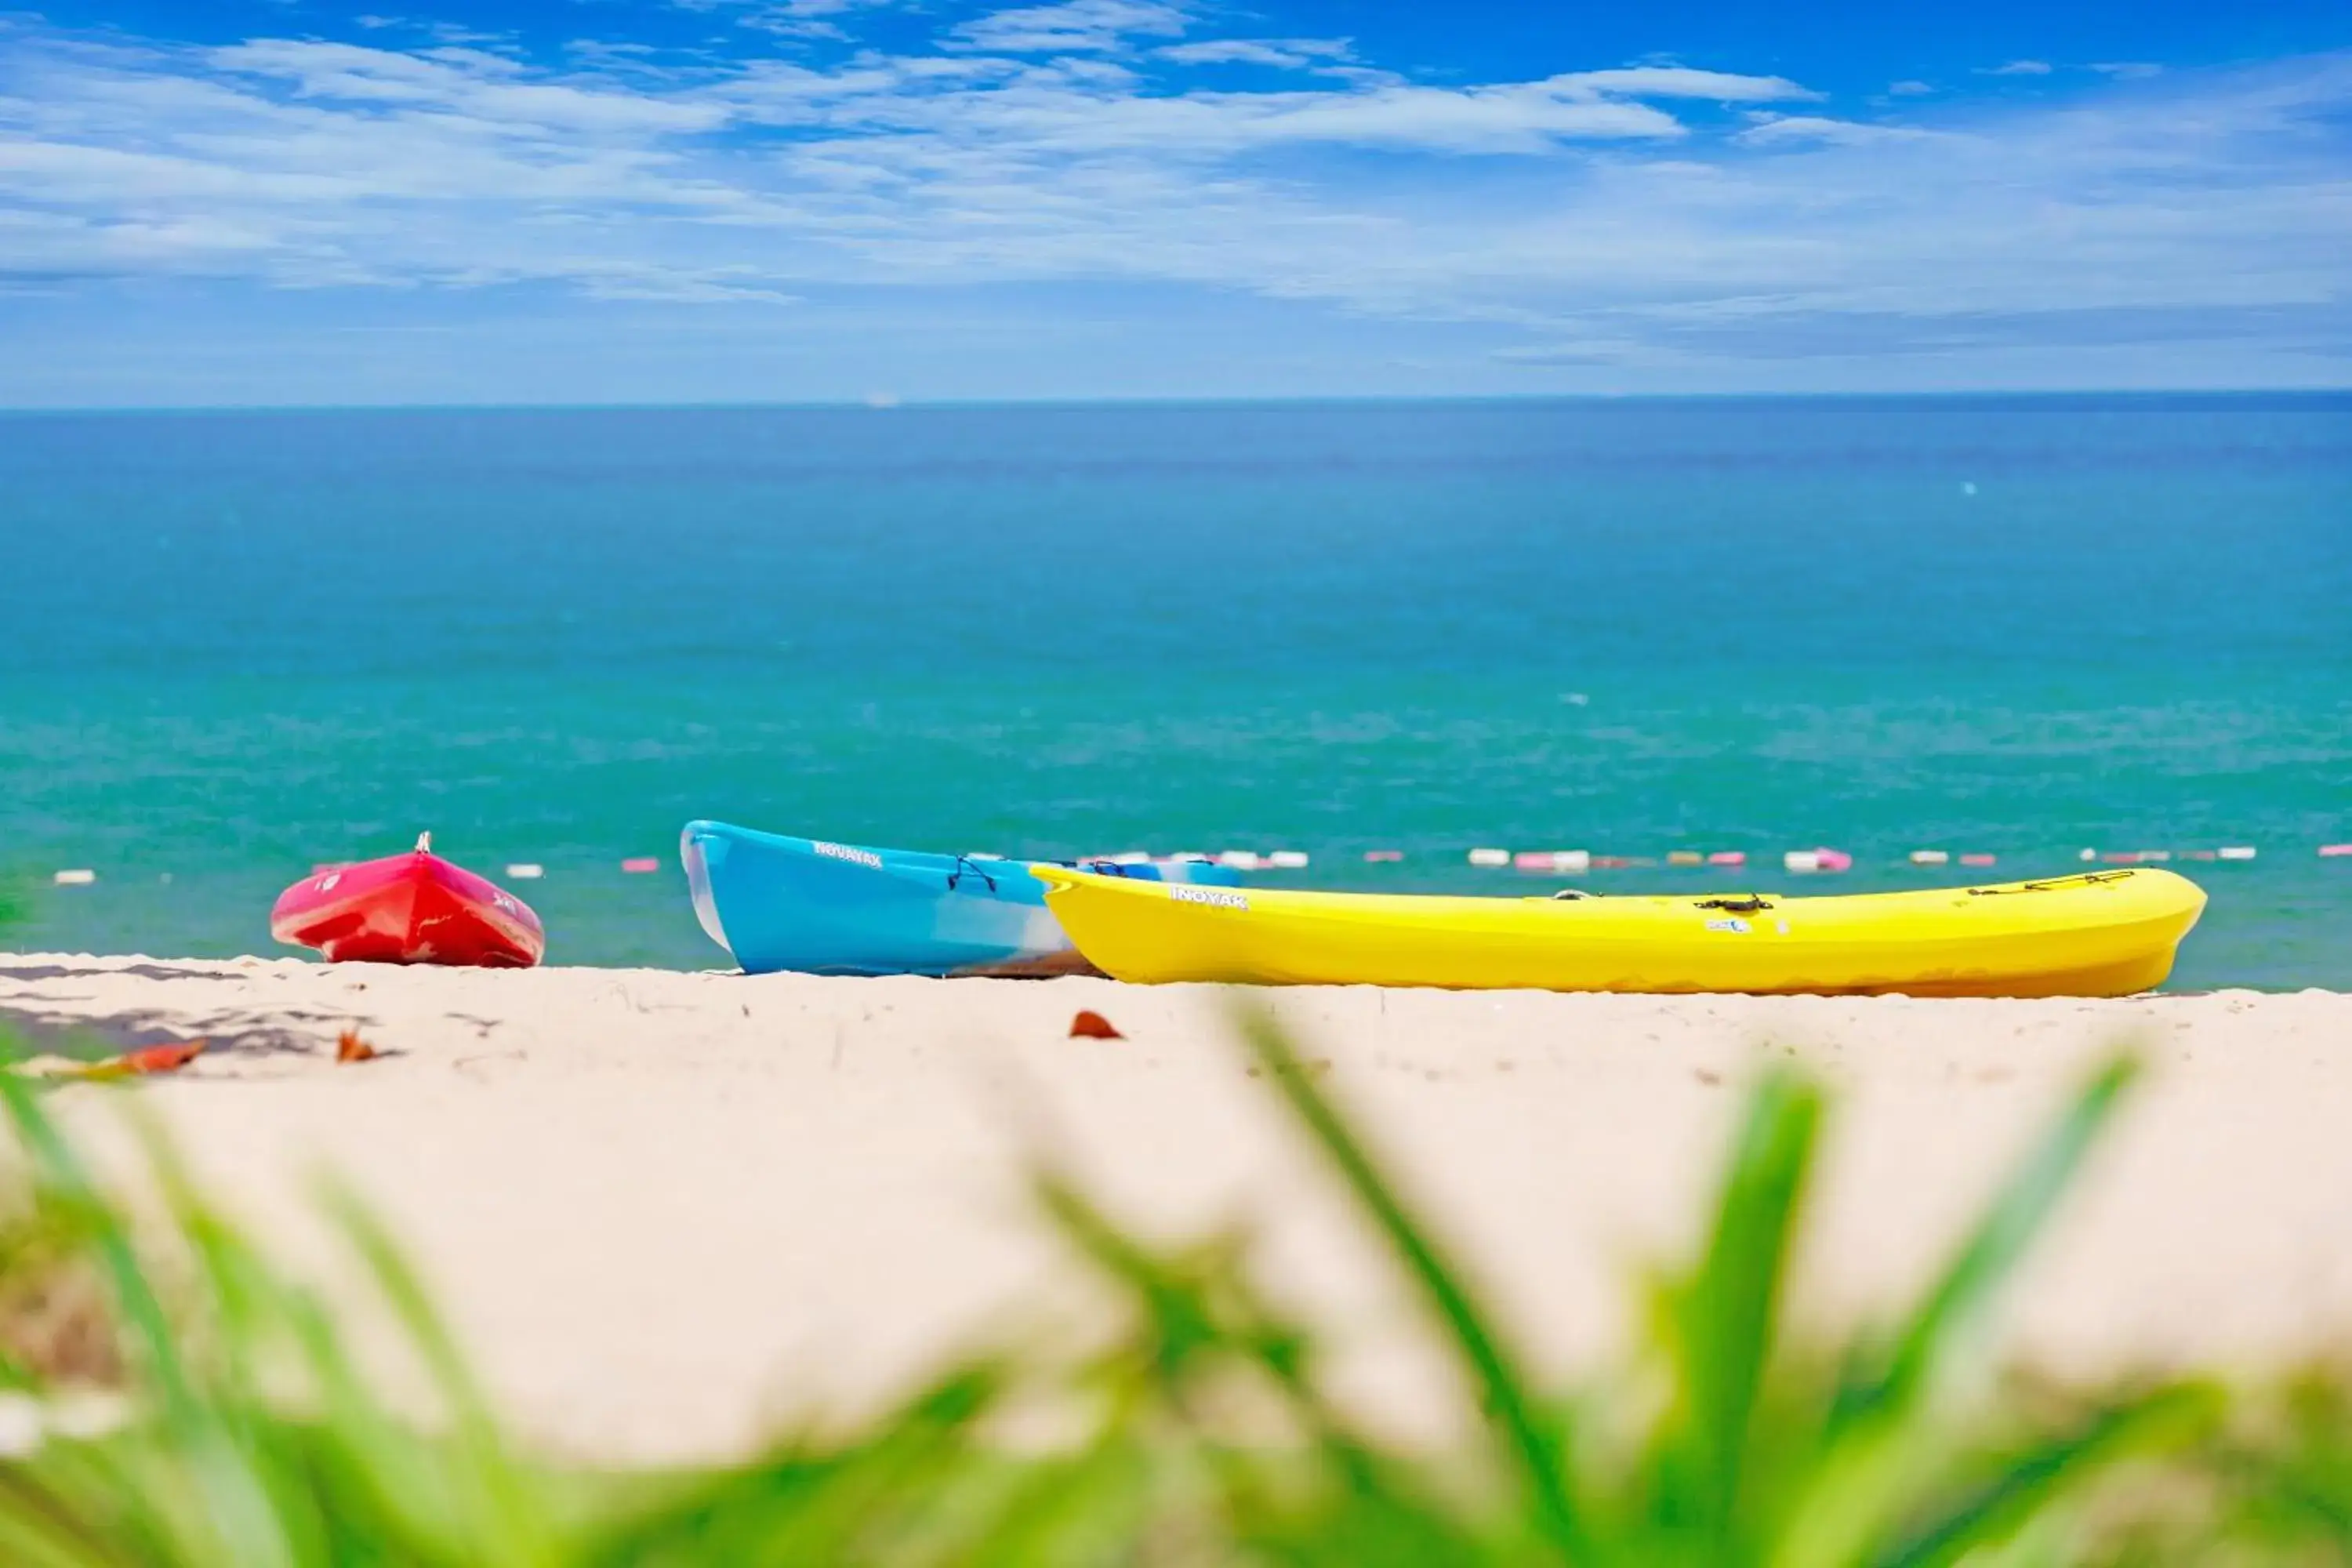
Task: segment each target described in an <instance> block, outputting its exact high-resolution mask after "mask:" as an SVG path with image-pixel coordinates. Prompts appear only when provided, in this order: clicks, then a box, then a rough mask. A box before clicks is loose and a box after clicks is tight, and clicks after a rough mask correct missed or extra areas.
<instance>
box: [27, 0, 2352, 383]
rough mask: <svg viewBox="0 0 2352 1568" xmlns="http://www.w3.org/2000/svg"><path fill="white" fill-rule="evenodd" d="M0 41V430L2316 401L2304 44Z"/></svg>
mask: <svg viewBox="0 0 2352 1568" xmlns="http://www.w3.org/2000/svg"><path fill="white" fill-rule="evenodd" d="M9 5H10V0H0V406H13V407H56V406H158V405H162V406H183V405H186V406H198V405H276V404H296V405H303V404H325V405H352V404H359V405H368V404H412V403H471V402H490V403H515V402H521V403H563V402H590V403H706V402H812V401H814V402H830V401H845V400H857V399H867V400H875V401H881V400H890V399H897V400H902V401H910V402H911V401H923V400H950V399H951V400H970V399H1024V398H1053V399H1088V398H1117V397H1252V396H1270V397H1289V396H1349V395H1376V396H1449V395H1472V396H1508V395H1560V394H1578V395H1645V394H1684V393H1771V392H1782V393H1823V392H1889V391H1900V392H1940V391H1980V390H2076V389H2111V388H2115V389H2133V388H2151V389H2152V388H2290V387H2316V386H2332V387H2345V386H2352V5H2346V4H2344V0H2324V3H2322V0H2257V3H2254V4H2247V5H2211V4H2210V3H2205V4H2198V5H2181V4H2172V3H2166V0H2153V3H2151V0H2142V3H2139V4H2125V3H2121V0H2080V3H2076V4H2071V5H2063V6H2051V5H2047V4H2046V0H2034V3H2032V4H2027V3H2022V0H1972V3H1971V4H1969V5H1944V6H1938V7H1908V6H1899V5H1887V4H1885V0H1875V3H1874V4H1870V5H1850V4H1846V3H1844V0H1822V3H1817V4H1811V5H1780V4H1774V5H1762V4H1748V5H1730V4H1700V3H1696V0H1650V3H1647V4H1643V5H1612V6H1608V7H1601V6H1591V5H1567V4H1552V5H1528V4H1525V3H1518V4H1510V3H1505V0H1449V3H1447V4H1444V5H1437V4H1413V5H1402V4H1378V5H1363V4H1356V5H1345V4H1339V3H1338V0H1253V3H1244V0H1232V3H1216V0H1061V3H1046V4H1032V5H1020V4H1009V5H1008V4H1003V3H1002V0H921V3H899V0H502V3H500V0H477V3H473V4H459V3H457V0H100V3H83V0H63V3H57V4H51V5H42V6H37V8H33V9H10V8H8V7H9Z"/></svg>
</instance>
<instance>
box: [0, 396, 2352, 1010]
mask: <svg viewBox="0 0 2352 1568" xmlns="http://www.w3.org/2000/svg"><path fill="white" fill-rule="evenodd" d="M0 541H5V559H6V562H7V569H6V571H5V574H0V870H5V871H7V872H9V873H11V874H12V875H13V876H14V877H15V878H16V881H17V883H18V885H19V887H20V889H21V894H20V898H21V901H23V902H24V903H26V906H27V912H26V919H25V921H24V922H23V923H22V924H21V925H20V926H19V927H18V928H17V929H16V930H15V931H11V932H10V933H8V935H7V936H6V937H5V942H6V943H7V944H8V945H10V946H13V947H16V948H18V949H21V950H71V951H82V950H89V951H99V952H144V953H150V954H157V955H184V956H226V955H233V954H237V953H243V952H275V951H278V950H275V949H274V948H273V947H272V945H271V943H270V941H269V937H268V930H267V920H266V917H267V913H268V908H269V904H270V901H271V900H272V899H273V897H274V896H275V895H276V893H277V892H278V889H279V888H281V887H282V886H283V885H285V884H286V883H287V882H289V880H291V879H294V878H296V877H298V876H299V875H300V874H302V873H303V872H304V871H306V870H307V869H308V868H310V866H311V865H313V864H314V863H319V862H324V861H331V860H341V859H348V858H359V857H364V856H373V855H378V854H383V853H388V852H391V851H394V850H397V849H401V848H404V847H407V846H408V844H409V843H410V842H411V841H412V840H413V839H414V837H415V835H416V834H417V833H418V832H420V831H423V830H426V829H430V830H431V831H432V832H433V834H434V836H435V844H436V847H437V848H439V849H441V850H442V851H443V852H444V853H446V854H447V855H449V856H451V857H452V858H456V859H457V860H459V861H461V862H463V863H466V864H468V865H472V866H474V867H476V868H479V869H484V870H487V871H489V872H491V873H492V874H494V875H495V874H497V873H498V872H499V868H502V867H503V866H505V865H507V864H509V863H512V862H524V861H528V862H533V863H537V864H540V865H542V866H544V867H545V868H546V874H545V876H544V878H543V879H539V880H536V881H531V882H528V883H520V884H516V887H517V890H519V891H520V892H522V893H523V894H524V896H525V897H526V898H528V899H529V900H530V901H531V902H532V903H533V904H534V905H535V906H537V907H538V908H539V910H540V911H541V914H542V915H543V916H544V917H545V919H546V921H547V924H548V928H549V931H550V935H551V942H550V951H549V958H550V962H553V963H591V964H654V965H662V966H674V967H709V966H716V965H719V964H721V963H724V955H723V954H722V953H721V952H719V950H718V949H717V948H715V947H713V946H711V945H710V944H709V942H708V941H707V940H706V939H705V938H704V937H703V936H702V934H701V933H700V931H699V930H698V928H697V926H696V924H695V921H694V918H693V915H692V913H691V911H690V910H689V909H688V903H687V900H686V896H685V889H684V885H683V879H682V877H681V876H680V874H679V872H678V868H677V857H676V844H677V830H678V827H679V826H680V825H681V824H682V823H684V822H685V821H687V820H688V818H690V817H695V816H716V817H720V818H725V819H728V820H731V821H737V822H741V823H746V824H750V825H752V826H764V827H771V828H775V829H779V830H783V831H794V832H806V833H811V834H815V835H820V836H823V837H831V838H835V839H843V840H849V841H854V842H866V843H875V844H887V845H903V846H908V847H932V848H944V849H970V848H985V849H992V850H996V851H1001V852H1004V853H1009V854H1016V855H1024V854H1025V855H1035V856H1067V855H1074V854H1081V853H1097V852H1114V851H1119V850H1128V849H1149V850H1154V851H1162V852H1165V851H1181V850H1202V851H1215V850H1221V849H1229V848H1247V849H1254V850H1261V851H1263V850H1271V849H1296V850H1300V851H1304V852H1306V853H1307V854H1308V855H1309V856H1310V858H1311V859H1310V863H1309V865H1308V867H1307V869H1305V870H1304V871H1297V872H1285V873H1281V874H1279V876H1278V877H1277V878H1276V879H1277V880H1279V881H1280V882H1282V883H1284V884H1286V885H1301V884H1304V885H1319V886H1330V887H1340V888H1381V889H1395V890H1428V891H1480V890H1484V891H1491V892H1496V893H1518V892H1527V891H1541V890H1544V889H1546V888H1548V887H1549V886H1550V885H1551V883H1550V881H1549V880H1548V879H1538V878H1534V877H1530V876H1526V875H1522V874H1519V873H1517V872H1511V871H1494V870H1484V869H1476V868H1472V867H1470V866H1468V865H1467V864H1466V863H1465V854H1466V852H1467V850H1468V849H1470V848H1471V847H1476V846H1493V847H1505V848H1510V849H1515V850H1516V849H1553V848H1582V849H1588V850H1590V851H1591V852H1593V853H1595V854H1597V855H1608V856H1620V857H1625V858H1637V857H1638V858H1663V857H1664V855H1665V854H1667V853H1668V852H1669V851H1672V850H1678V849H1684V850H1698V851H1702V852H1721V851H1730V850H1743V851H1746V852H1747V853H1748V856H1749V858H1750V864H1749V865H1748V867H1747V868H1744V869H1741V870H1738V871H1720V870H1716V871H1707V872H1693V871H1686V870H1679V869H1668V868H1664V867H1663V866H1661V867H1655V868H1628V869H1622V870H1601V871H1595V872H1593V873H1591V875H1590V876H1588V877H1587V878H1585V879H1583V881H1584V884H1585V885H1586V886H1589V887H1591V888H1592V889H1594V890H1596V891H1601V892H1609V891H1636V890H1651V889H1693V888H1696V887H1697V886H1698V885H1700V883H1701V882H1706V883H1709V884H1711V885H1719V886H1725V887H1737V888H1740V889H1748V888H1759V889H1784V890H1803V891H1814V890H1818V891H1832V890H1836V891H1861V890H1867V889H1884V888H1897V887H1913V886H1925V885H1931V884H1932V883H1934V882H1937V881H1958V880H1960V879H1962V877H1963V876H1964V875H1975V876H1977V877H1978V878H1979V879H1982V877H1983V876H1985V875H1987V874H1985V873H1975V874H1968V873H1962V872H1961V871H1960V870H1959V868H1958V867H1957V866H1956V865H1955V866H1946V867H1940V868H1916V867H1914V866H1912V865H1911V864H1909V862H1908V856H1909V854H1910V852H1911V851H1913V850H1915V849H1921V848H1942V849H1947V850H1949V851H1951V852H1953V853H1954V854H1955V855H1957V854H1958V853H1961V852H1976V853H1989V854H1993V855H1996V856H1998V857H1999V862H1998V867H1999V868H1998V872H1997V873H1992V874H1997V875H2000V876H2009V875H2017V876H2025V875H2039V874H2044V873H2054V872H2059V871H2064V870H2071V869H2074V868H2077V866H2078V865H2079V857H2080V855H2081V852H2082V851H2083V850H2084V849H2085V848H2090V849H2095V850H2098V851H2101V852H2117V851H2137V850H2143V849H2152V850H2166V851H2171V852H2173V853H2175V854H2176V855H2183V854H2185V853H2186V852H2188V851H2191V850H2211V849H2216V848H2218V847H2222V846H2225V845H2227V846H2244V847H2253V848H2255V849H2256V850H2257V851H2258V858H2256V859H2254V860H2252V861H2250V862H2244V861H2238V862H2220V861H2201V860H2200V861H2189V860H2185V859H2176V860H2175V861H2174V862H2173V863H2172V865H2173V868H2174V869H2176V870H2182V871H2185V872H2187V873H2188V874H2189V875H2191V876H2192V877H2195V878H2196V879H2199V880H2200V881H2201V882H2202V883H2203V884H2204V885H2205V886H2206V887H2207V888H2208V889H2209V890H2210V893H2211V896H2212V901H2211V905H2210V910H2209V911H2208V913H2207V916H2206V919H2205V921H2204V924H2203V925H2202V926H2201V927H2200V929H2199V931H2197V932H2196V933H2195V934H2194V935H2192V936H2191V937H2190V939H2189V943H2188V945H2187V946H2186V948H2185V949H2184V950H2183V954H2182V960H2181V963H2180V966H2179V970H2178V972H2177V973H2176V977H2175V981H2174V984H2175V985H2176V986H2177V987H2179V988H2187V989H2201V988H2210V987H2216V986H2223V985H2245V986H2254V987H2262V988H2269V989H2284V988H2296V987H2303V986H2315V985H2317V986H2330V987H2339V988H2352V859H2346V858H2338V859H2322V858H2319V857H2318V856H2317V854H2316V853H2315V851H2316V849H2317V847H2319V846H2320V845H2322V844H2326V843H2336V842H2342V841H2346V840H2352V395H2315V396H2257V395H2210V396H2204V395H2200V396H2080V397H2021V398H1994V397H1968V398H1958V397H1956V398H1945V399H1869V398H1853V399H1796V400H1791V399H1719V400H1705V399H1701V400H1666V401H1660V400H1641V399H1626V400H1593V401H1500V402H1491V403H1473V402H1465V403H1430V404H1410V403H1330V404H1295V403H1294V404H1265V405H1247V404H1216V405H1094V406H1066V407H1065V406H1033V405H1020V406H994V407H980V406H952V407H902V408H888V409H874V408H709V409H665V410H639V409H579V410H547V409H417V410H390V411H378V410H366V411H362V410H351V411H289V412H252V413H242V412H239V413H156V414H105V415H31V414H25V415H10V416H0ZM1816 846H1828V847H1836V848H1841V849H1843V850H1845V851H1847V852H1849V853H1851V854H1852V855H1853V857H1854V868H1853V870H1852V871H1851V872H1849V873H1846V874H1844V875H1842V876H1835V877H1816V878H1811V879H1801V878H1795V877H1791V876H1790V874H1788V873H1786V872H1785V871H1783V869H1782V868H1781V864H1780V857H1781V855H1782V853H1783V852H1784V851H1786V850H1789V849H1792V848H1810V847H1816ZM1370 850H1394V851H1401V852H1402V858H1401V859H1397V860H1393V861H1388V862H1382V863H1377V864H1373V863H1367V862H1366V861H1365V859H1364V856H1365V854H1366V852H1367V851H1370ZM640 856H656V857H659V858H661V861H662V868H661V870H660V871H659V872H658V873H656V874H653V875H629V874H625V873H624V872H623V871H622V870H621V869H620V862H621V861H622V860H623V859H624V858H630V857H640ZM61 868H87V869H89V870H91V871H93V872H94V873H95V874H96V880H95V882H94V883H92V884H91V885H89V886H80V887H53V886H51V885H50V882H51V879H52V875H53V873H54V872H55V871H56V870H58V869H61Z"/></svg>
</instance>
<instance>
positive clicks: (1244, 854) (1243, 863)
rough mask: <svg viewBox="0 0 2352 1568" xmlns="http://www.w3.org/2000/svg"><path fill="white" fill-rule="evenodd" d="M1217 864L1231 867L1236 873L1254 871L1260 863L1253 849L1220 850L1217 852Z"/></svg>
mask: <svg viewBox="0 0 2352 1568" xmlns="http://www.w3.org/2000/svg"><path fill="white" fill-rule="evenodd" d="M1217 864H1218V865H1220V866H1231V867H1232V868H1234V870H1236V871H1255V870H1256V869H1257V868H1258V866H1259V865H1260V864H1261V861H1260V859H1259V857H1258V852H1257V851H1256V850H1255V849H1220V850H1219V851H1217Z"/></svg>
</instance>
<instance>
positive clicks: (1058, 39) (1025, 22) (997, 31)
mask: <svg viewBox="0 0 2352 1568" xmlns="http://www.w3.org/2000/svg"><path fill="white" fill-rule="evenodd" d="M1188 21H1189V18H1188V17H1187V16H1185V14H1184V12H1183V11H1182V10H1181V9H1180V8H1179V7H1177V6H1174V5H1164V4H1161V3H1160V0H1063V3H1062V4H1060V5H1024V6H1020V7H1017V8H1015V9H1013V10H1008V11H996V12H992V13H991V14H990V15H988V16H982V17H979V18H977V19H976V20H973V21H970V22H966V23H964V24H963V25H962V26H959V27H956V28H954V29H952V30H951V31H950V33H949V35H948V39H949V42H950V45H951V46H952V47H957V48H966V49H992V50H995V51H997V52H999V53H1002V54H1008V55H1031V54H1070V53H1103V54H1108V53H1113V52H1116V51H1118V50H1122V49H1125V48H1126V47H1128V46H1129V40H1130V39H1132V38H1135V37H1158V38H1172V37H1181V36H1182V34H1183V32H1184V30H1185V27H1186V26H1187V24H1188Z"/></svg>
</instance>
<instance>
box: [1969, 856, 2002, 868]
mask: <svg viewBox="0 0 2352 1568" xmlns="http://www.w3.org/2000/svg"><path fill="white" fill-rule="evenodd" d="M1995 859H1996V858H1995V857H1993V856H1990V855H1963V856H1961V857H1960V864H1961V865H1963V866H1990V865H1992V864H1994V863H1995Z"/></svg>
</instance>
